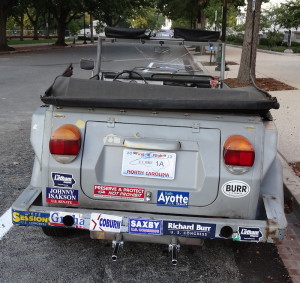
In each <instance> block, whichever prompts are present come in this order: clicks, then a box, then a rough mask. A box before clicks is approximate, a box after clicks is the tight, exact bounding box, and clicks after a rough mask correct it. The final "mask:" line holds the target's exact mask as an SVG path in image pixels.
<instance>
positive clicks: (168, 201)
mask: <svg viewBox="0 0 300 283" xmlns="http://www.w3.org/2000/svg"><path fill="white" fill-rule="evenodd" d="M157 205H159V206H178V207H188V205H189V193H187V192H172V191H157Z"/></svg>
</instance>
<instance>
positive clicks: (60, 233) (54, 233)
mask: <svg viewBox="0 0 300 283" xmlns="http://www.w3.org/2000/svg"><path fill="white" fill-rule="evenodd" d="M42 230H43V232H44V234H45V235H47V236H49V237H66V236H69V235H71V234H73V233H74V229H67V228H61V227H42Z"/></svg>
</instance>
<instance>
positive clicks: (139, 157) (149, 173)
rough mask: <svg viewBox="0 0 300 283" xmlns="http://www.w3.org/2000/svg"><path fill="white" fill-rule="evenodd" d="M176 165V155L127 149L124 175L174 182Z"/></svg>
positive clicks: (124, 155) (124, 153) (123, 165)
mask: <svg viewBox="0 0 300 283" xmlns="http://www.w3.org/2000/svg"><path fill="white" fill-rule="evenodd" d="M175 165H176V153H171V152H156V151H155V152H153V151H144V150H133V149H127V148H125V149H124V151H123V162H122V175H123V176H132V177H144V178H156V179H167V180H173V179H174V178H175Z"/></svg>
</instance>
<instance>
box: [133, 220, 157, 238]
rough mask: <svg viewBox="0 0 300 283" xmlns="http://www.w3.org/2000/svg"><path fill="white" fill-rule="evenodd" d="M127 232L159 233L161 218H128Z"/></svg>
mask: <svg viewBox="0 0 300 283" xmlns="http://www.w3.org/2000/svg"><path fill="white" fill-rule="evenodd" d="M129 233H135V234H151V235H161V220H152V219H151V220H145V219H135V218H134V219H129Z"/></svg>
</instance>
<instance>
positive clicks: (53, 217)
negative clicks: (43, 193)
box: [49, 211, 88, 229]
mask: <svg viewBox="0 0 300 283" xmlns="http://www.w3.org/2000/svg"><path fill="white" fill-rule="evenodd" d="M65 216H71V217H73V222H74V223H73V224H72V219H67V221H71V223H70V222H69V224H72V225H68V226H69V227H74V228H79V229H88V227H85V225H86V222H87V221H86V220H85V219H84V218H83V215H82V214H80V213H68V212H58V211H56V212H50V223H49V225H51V226H60V227H66V225H65V224H64V223H63V220H64V217H65ZM65 221H66V220H65Z"/></svg>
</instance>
